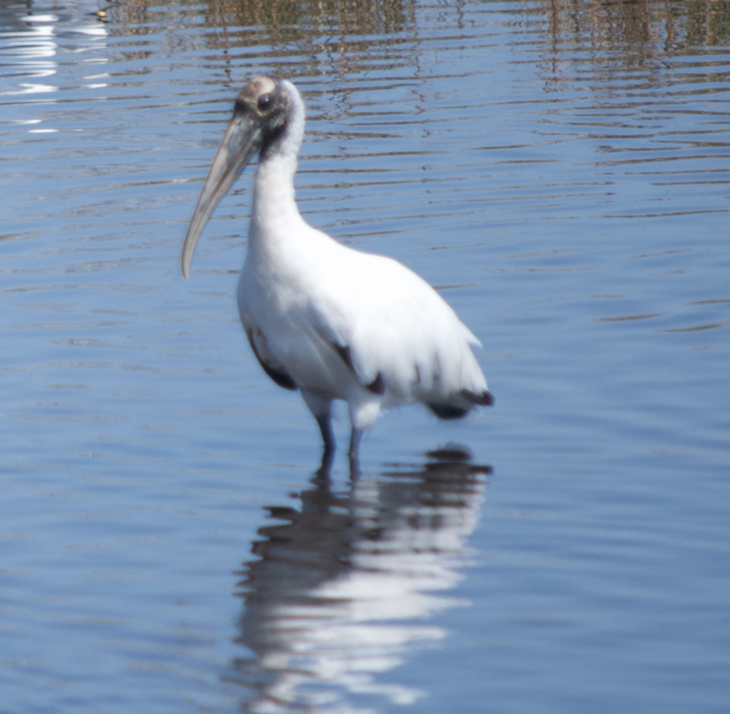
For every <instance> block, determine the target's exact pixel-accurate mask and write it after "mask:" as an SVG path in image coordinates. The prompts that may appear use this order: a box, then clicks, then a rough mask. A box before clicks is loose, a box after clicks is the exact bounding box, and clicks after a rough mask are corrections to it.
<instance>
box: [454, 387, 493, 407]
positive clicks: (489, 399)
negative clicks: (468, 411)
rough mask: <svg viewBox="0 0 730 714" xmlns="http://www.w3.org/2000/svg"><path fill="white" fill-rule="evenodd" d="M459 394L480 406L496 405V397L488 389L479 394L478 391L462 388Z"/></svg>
mask: <svg viewBox="0 0 730 714" xmlns="http://www.w3.org/2000/svg"><path fill="white" fill-rule="evenodd" d="M459 394H460V395H461V396H462V397H464V399H468V400H469V401H470V402H471V403H472V404H478V405H479V406H480V407H492V406H494V397H493V396H492V393H491V392H488V391H487V390H486V389H485V390H484V391H483V392H482V393H481V394H478V393H477V392H468V391H467V390H466V389H462V390H461V391H460V392H459Z"/></svg>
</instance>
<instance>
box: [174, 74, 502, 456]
mask: <svg viewBox="0 0 730 714" xmlns="http://www.w3.org/2000/svg"><path fill="white" fill-rule="evenodd" d="M303 137H304V102H303V101H302V98H301V96H300V95H299V92H298V91H297V89H296V87H295V86H294V85H293V84H292V83H291V82H288V81H286V80H283V79H278V80H276V79H272V78H270V77H264V76H262V77H256V78H254V79H252V80H251V81H250V82H249V83H248V84H247V85H246V86H245V87H244V88H243V90H242V91H241V93H240V94H239V95H238V98H237V99H236V102H235V106H234V109H233V118H232V119H231V122H230V124H229V125H228V128H227V129H226V132H225V134H224V136H223V140H222V141H221V144H220V147H219V148H218V151H217V153H216V155H215V158H214V159H213V164H212V166H211V168H210V172H209V174H208V178H207V179H206V181H205V184H204V186H203V190H202V192H201V194H200V198H199V199H198V204H197V206H196V208H195V213H194V214H193V217H192V219H191V221H190V226H189V227H188V231H187V235H186V236H185V244H184V246H183V252H182V273H183V275H184V276H185V277H187V276H188V273H189V270H190V263H191V261H192V258H193V251H194V250H195V245H196V244H197V242H198V238H199V237H200V235H201V233H202V231H203V229H204V227H205V225H206V223H207V222H208V220H209V219H210V217H211V215H212V213H213V211H214V210H215V208H216V206H217V205H218V203H219V202H220V200H221V199H222V198H223V196H225V195H226V193H227V192H228V190H229V189H230V188H231V186H232V185H233V184H234V183H235V181H236V179H237V178H238V176H239V175H240V174H241V172H242V171H243V169H244V168H245V167H246V165H247V164H248V163H249V162H250V161H251V160H252V159H253V158H254V157H255V156H256V155H257V154H258V157H259V165H258V168H257V170H256V177H255V180H254V192H253V206H252V209H251V219H250V224H249V230H248V255H247V257H246V262H245V264H244V266H243V270H242V271H241V277H240V280H239V283H238V309H239V312H240V316H241V322H242V323H243V328H244V330H245V331H246V336H247V337H248V341H249V343H250V344H251V349H252V350H253V353H254V355H255V356H256V358H257V359H258V361H259V363H260V364H261V366H262V367H263V369H264V371H265V372H266V374H268V375H269V377H271V379H273V380H274V382H276V383H277V384H278V385H279V386H280V387H284V388H285V389H291V390H296V389H299V390H300V391H301V393H302V397H303V398H304V401H305V403H306V405H307V407H309V409H310V411H311V412H312V414H313V415H314V417H315V419H316V420H317V422H318V424H319V428H320V430H321V432H322V439H323V440H324V455H325V456H324V460H326V459H327V457H328V456H329V458H330V462H331V456H332V454H333V453H334V447H335V440H334V435H333V433H332V423H331V405H332V401H333V400H335V399H341V400H343V401H345V402H347V405H348V409H349V415H350V422H351V424H352V434H351V438H350V451H349V454H350V458H351V460H353V459H355V460H356V458H357V450H358V445H359V441H360V437H361V435H362V432H363V430H364V429H368V428H369V427H371V426H372V425H373V424H374V423H375V420H376V419H377V418H378V416H379V415H380V413H381V412H382V411H384V410H386V409H388V408H389V407H394V406H398V405H401V404H407V403H410V402H422V403H424V404H426V405H427V406H428V407H429V408H430V409H431V411H432V412H434V414H436V416H437V417H439V418H441V419H458V418H460V417H463V416H465V415H466V414H467V413H468V412H469V411H471V410H472V409H473V408H474V407H475V406H476V405H482V406H491V405H492V403H493V398H492V395H491V394H490V393H489V392H488V391H487V382H486V380H485V378H484V375H483V373H482V370H481V369H480V367H479V364H478V363H477V361H476V358H475V357H474V354H473V352H472V349H471V347H472V346H473V345H479V344H480V343H479V341H478V340H477V338H476V337H475V336H474V335H473V334H472V333H471V332H470V330H469V329H468V328H467V327H466V326H465V325H464V324H463V323H462V322H461V321H460V320H459V318H458V317H457V316H456V313H455V312H454V311H453V310H452V309H451V307H449V305H447V304H446V302H445V301H444V300H443V299H442V298H441V296H440V295H439V294H438V293H437V292H436V291H435V290H434V289H433V288H432V287H431V286H430V285H429V284H428V283H426V282H425V281H424V280H422V279H421V278H420V277H419V276H418V275H416V274H415V273H414V272H412V271H411V270H409V269H408V268H406V267H405V266H404V265H402V264H401V263H398V262H397V261H395V260H393V259H392V258H388V257H385V256H382V255H374V254H371V253H364V252H361V251H359V250H355V249H353V248H349V247H347V246H345V245H342V244H341V243H338V242H337V241H335V240H334V239H332V238H330V236H328V235H326V234H325V233H323V232H322V231H319V230H317V229H316V228H312V227H311V226H310V225H308V224H307V223H306V222H305V221H304V219H303V218H302V216H301V214H300V213H299V209H298V208H297V204H296V201H295V199H294V173H295V172H296V168H297V156H298V153H299V147H300V146H301V143H302V138H303ZM324 460H323V463H324Z"/></svg>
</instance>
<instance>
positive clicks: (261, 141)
mask: <svg viewBox="0 0 730 714" xmlns="http://www.w3.org/2000/svg"><path fill="white" fill-rule="evenodd" d="M290 88H293V85H291V84H290V83H289V82H285V81H283V80H279V81H277V80H274V79H272V78H271V77H265V76H261V77H254V78H253V79H252V80H251V81H250V82H249V83H248V84H246V86H245V87H244V88H243V89H242V90H241V92H240V94H239V95H238V97H237V98H236V103H235V105H234V107H233V117H232V118H231V121H230V123H229V124H228V128H227V129H226V132H225V134H224V135H223V140H222V141H221V143H220V146H219V147H218V151H217V152H216V155H215V158H214V159H213V164H212V165H211V167H210V171H209V172H208V178H207V179H206V180H205V184H204V185H203V190H202V191H201V193H200V198H199V199H198V205H197V206H196V207H195V213H193V217H192V219H191V220H190V225H189V226H188V232H187V235H186V236H185V243H184V245H183V252H182V274H183V276H184V277H186V278H187V277H188V273H189V272H190V263H191V262H192V260H193V253H194V251H195V246H196V244H197V242H198V238H200V235H201V234H202V232H203V229H204V228H205V225H206V223H208V220H209V219H210V217H211V215H212V214H213V211H214V210H215V208H216V206H217V205H218V204H219V203H220V201H221V199H222V198H223V196H225V195H226V194H227V193H228V191H229V190H230V188H231V186H233V184H234V183H235V181H236V179H237V178H238V176H239V175H240V174H241V172H242V171H243V170H244V169H245V168H246V166H247V165H248V164H249V163H250V162H251V160H252V159H253V158H254V157H255V156H256V155H257V154H262V155H263V156H266V155H267V153H268V152H269V151H270V150H271V149H272V147H274V146H276V144H277V141H278V139H279V138H280V137H281V135H282V134H283V132H284V129H285V128H286V125H287V120H288V117H289V113H290V104H291V89H290ZM294 91H296V90H294Z"/></svg>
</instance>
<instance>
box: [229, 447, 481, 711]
mask: <svg viewBox="0 0 730 714" xmlns="http://www.w3.org/2000/svg"><path fill="white" fill-rule="evenodd" d="M428 456H429V459H428V461H427V462H426V463H425V464H424V465H423V466H421V467H417V466H403V465H397V466H394V467H393V470H390V471H387V472H384V473H383V474H381V475H380V476H379V477H377V478H373V477H365V476H360V477H359V478H355V479H353V481H352V482H351V484H350V487H349V490H346V491H343V492H337V491H336V490H334V489H333V487H332V483H331V481H330V478H329V476H328V475H317V476H315V477H314V478H313V479H312V481H311V483H312V487H311V488H309V489H307V490H304V491H302V492H301V493H299V494H298V495H297V498H298V499H299V501H300V504H301V505H300V506H299V508H293V507H290V506H276V507H270V508H268V510H269V513H270V517H271V518H274V519H276V520H277V521H279V523H277V524H276V525H270V526H266V527H264V528H261V529H260V530H259V534H260V535H261V536H262V540H260V541H257V542H255V543H254V545H253V549H252V552H253V553H254V554H255V555H256V556H257V557H258V559H257V560H255V561H252V562H248V563H245V564H244V570H243V571H242V575H243V576H244V579H243V580H242V582H241V584H240V587H241V591H240V596H241V597H242V598H243V601H244V611H243V614H242V615H241V618H240V628H241V635H240V639H239V640H238V642H239V643H240V644H243V645H245V646H246V647H247V648H248V649H249V650H250V651H251V653H252V656H251V657H249V658H241V659H238V660H236V661H235V662H234V668H235V673H234V674H233V675H231V676H232V680H233V681H235V682H237V683H239V684H242V685H244V686H246V687H247V688H249V690H250V695H249V697H247V699H246V701H245V704H244V707H245V709H246V711H250V712H284V711H334V710H337V711H349V710H350V709H349V706H348V703H347V701H346V697H347V695H348V694H350V695H360V694H376V695H380V696H384V697H387V698H388V699H389V700H391V701H393V702H397V703H410V702H412V701H414V700H415V699H417V698H418V697H419V696H421V695H422V694H423V693H422V692H420V691H418V690H414V689H413V688H409V687H405V686H402V685H399V684H397V683H393V682H389V683H381V682H378V681H376V675H377V674H378V673H384V672H387V671H389V670H391V669H393V668H395V667H397V666H398V665H399V664H400V663H401V662H402V661H403V660H404V659H405V658H406V657H407V655H408V653H409V652H411V651H412V650H413V649H414V648H416V647H418V646H419V645H420V646H422V645H424V644H425V643H429V642H433V641H437V640H440V639H442V638H443V637H444V635H445V633H444V630H443V628H441V627H439V626H438V625H435V624H433V623H432V622H429V623H428V624H425V623H424V622H423V620H424V618H426V617H427V616H429V615H431V614H433V613H435V612H437V611H439V610H443V609H445V608H449V607H453V606H455V605H457V604H463V603H462V601H459V600H457V599H455V598H454V597H449V596H447V595H446V594H445V593H446V591H448V590H450V589H452V588H453V587H454V586H455V585H456V584H457V583H458V582H459V581H460V579H461V574H460V570H461V568H462V567H463V565H464V555H465V540H466V538H467V537H468V536H469V535H470V534H471V532H472V531H473V530H474V527H475V525H476V522H477V518H478V510H479V504H480V503H481V500H482V495H483V493H484V488H485V485H486V475H487V474H489V473H491V467H489V466H478V465H475V464H472V463H470V461H469V456H468V455H467V454H466V453H465V452H464V451H462V450H461V449H458V448H454V449H448V450H442V451H438V452H431V453H429V454H428ZM436 593H439V594H436Z"/></svg>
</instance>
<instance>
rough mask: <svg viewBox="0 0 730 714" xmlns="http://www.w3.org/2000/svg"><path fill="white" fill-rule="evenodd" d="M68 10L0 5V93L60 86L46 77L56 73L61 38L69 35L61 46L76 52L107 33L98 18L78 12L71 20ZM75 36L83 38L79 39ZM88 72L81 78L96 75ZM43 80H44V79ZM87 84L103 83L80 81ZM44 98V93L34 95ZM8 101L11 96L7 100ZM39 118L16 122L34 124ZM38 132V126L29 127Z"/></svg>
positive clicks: (35, 91)
mask: <svg viewBox="0 0 730 714" xmlns="http://www.w3.org/2000/svg"><path fill="white" fill-rule="evenodd" d="M62 15H69V13H68V12H65V11H62V12H61V14H56V13H50V12H42V11H41V10H39V11H38V12H37V13H33V12H28V9H27V8H26V7H24V6H11V7H3V8H0V97H8V98H10V97H22V96H25V95H43V94H48V93H52V92H56V91H58V90H59V89H60V86H59V85H58V83H53V82H52V81H49V78H50V77H54V76H56V75H57V73H58V64H59V61H60V60H59V51H60V49H61V45H62V44H66V43H62V40H63V38H73V37H75V38H76V39H75V40H74V39H71V40H70V41H69V42H68V43H67V44H68V47H64V49H66V50H67V51H68V52H72V53H77V52H80V51H83V50H84V49H85V44H86V43H87V42H88V40H92V41H93V45H96V43H97V41H98V40H103V39H105V38H106V37H107V35H108V33H107V29H106V27H105V26H104V24H103V23H102V22H100V21H99V19H98V18H95V17H89V16H88V14H87V15H86V16H83V15H82V16H81V17H79V18H77V20H76V21H74V20H73V19H72V18H70V17H64V16H62ZM79 37H81V38H83V42H79V41H78V39H79ZM96 78H98V76H90V77H88V78H85V79H96ZM44 80H45V81H44ZM84 86H85V87H87V88H92V89H95V88H98V87H100V86H106V85H105V84H99V83H98V82H96V83H93V84H84ZM38 99H41V100H46V101H47V100H48V98H47V97H38ZM11 101H12V100H11ZM40 121H41V120H40V119H30V120H23V121H20V122H18V123H23V124H30V125H32V124H38V123H40ZM31 131H33V132H34V133H38V132H39V131H43V130H39V129H35V130H31Z"/></svg>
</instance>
